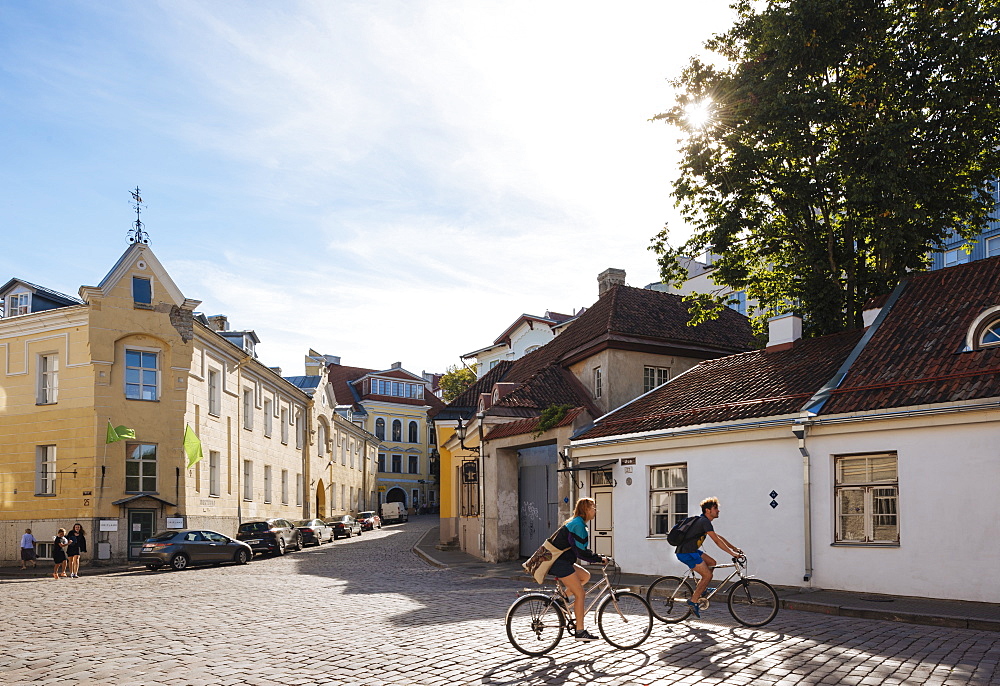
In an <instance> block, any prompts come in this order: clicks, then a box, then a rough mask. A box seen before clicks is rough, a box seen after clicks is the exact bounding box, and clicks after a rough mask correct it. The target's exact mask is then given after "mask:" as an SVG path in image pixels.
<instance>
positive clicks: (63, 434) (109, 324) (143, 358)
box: [0, 243, 374, 561]
mask: <svg viewBox="0 0 1000 686" xmlns="http://www.w3.org/2000/svg"><path fill="white" fill-rule="evenodd" d="M0 298H3V303H4V316H3V317H2V318H0V526H2V533H3V534H4V535H3V536H2V537H0V560H14V559H17V558H18V551H17V550H16V547H17V543H18V541H19V538H20V533H21V532H22V531H23V530H24V528H27V527H30V528H32V529H33V532H34V534H35V537H36V538H37V539H38V540H39V541H40V542H42V545H41V546H40V550H39V552H40V553H41V557H43V558H44V557H45V556H46V554H47V553H50V544H49V543H48V541H51V539H52V536H53V535H54V534H55V532H56V530H57V529H58V528H60V527H63V528H69V527H70V526H72V524H74V523H75V522H80V523H81V524H82V525H83V527H84V529H85V531H86V532H87V535H88V542H89V546H88V552H87V553H85V554H84V556H83V557H84V561H87V560H88V559H90V558H94V559H106V560H118V561H121V560H125V559H132V558H134V557H136V556H137V554H138V548H139V546H140V544H141V543H142V541H143V540H145V538H147V537H148V536H149V535H151V534H152V533H153V532H154V531H156V530H160V529H164V528H186V527H204V528H207V529H212V530H216V531H219V532H221V533H223V534H228V535H233V534H235V532H236V528H237V525H238V523H239V522H240V521H246V520H248V519H255V518H263V517H285V518H289V519H299V518H305V517H310V516H314V515H322V514H327V513H328V512H329V506H328V505H327V502H326V494H325V491H324V485H323V478H324V471H325V470H326V469H327V468H328V465H327V464H326V461H325V460H322V458H321V457H320V456H318V455H317V450H316V445H315V437H316V428H315V425H316V423H317V422H318V421H319V415H322V414H323V413H322V412H318V413H317V412H316V410H315V409H314V406H315V403H314V399H313V397H312V395H311V394H310V393H308V392H307V391H306V390H304V389H303V388H300V387H299V386H297V385H296V384H294V383H291V382H289V381H288V380H286V379H284V378H282V377H281V375H280V371H279V370H275V369H270V368H268V367H266V366H265V365H263V364H262V363H261V362H259V361H258V360H257V358H256V354H255V352H254V346H255V344H256V343H257V342H258V341H257V337H256V335H255V334H254V332H253V331H230V330H229V326H228V322H227V321H226V318H225V317H222V316H214V317H205V316H203V315H200V314H198V313H196V312H195V311H194V310H195V308H196V307H197V306H198V305H199V304H200V302H199V301H197V300H192V299H189V298H186V297H184V295H183V294H182V293H181V292H180V290H179V289H178V288H177V286H176V284H174V282H173V281H172V279H171V278H170V276H169V274H167V272H166V270H165V269H164V268H163V266H162V265H161V264H160V262H159V260H157V258H156V256H155V255H154V254H153V252H152V250H151V249H150V248H149V246H148V245H146V244H144V243H135V244H133V245H131V246H130V247H129V248H128V249H127V250H126V251H125V253H124V254H123V255H122V256H121V259H119V260H118V262H117V263H116V264H115V266H114V267H113V268H112V269H111V271H110V272H109V273H108V275H107V276H106V277H104V279H103V280H102V281H101V283H100V284H99V285H98V286H93V287H89V286H85V287H81V288H80V299H76V298H71V297H69V296H65V295H62V294H59V293H55V292H54V291H50V290H48V289H45V288H42V287H39V286H35V285H34V284H31V283H29V282H25V281H19V280H12V281H10V282H8V283H7V284H6V285H5V286H4V287H3V289H2V290H0ZM332 414H333V412H332V408H329V407H328V408H326V415H327V417H328V418H329V420H328V421H330V422H333V421H334V420H333V419H332ZM109 425H110V426H112V427H125V428H127V429H131V430H132V432H128V431H125V430H121V431H120V433H121V434H123V437H122V438H121V440H112V441H111V442H108V441H109V432H108V427H109ZM188 426H190V427H191V429H192V430H193V432H194V433H195V434H196V435H197V436H198V437H200V442H201V452H202V455H203V457H202V458H201V459H200V460H199V461H197V462H194V463H193V464H192V465H191V466H189V461H190V460H189V457H188V456H187V455H186V454H185V450H184V436H185V429H186V427H188ZM133 432H134V435H133ZM111 438H115V436H113V435H112V436H111ZM366 449H367V450H368V452H369V454H374V450H373V449H371V447H370V446H369V447H366Z"/></svg>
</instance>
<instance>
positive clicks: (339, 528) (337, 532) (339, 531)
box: [326, 515, 361, 539]
mask: <svg viewBox="0 0 1000 686" xmlns="http://www.w3.org/2000/svg"><path fill="white" fill-rule="evenodd" d="M326 523H327V524H329V525H330V526H331V527H333V537H334V538H335V539H337V538H340V537H341V536H346V537H347V538H350V537H351V536H352V535H353V534H357V535H358V536H360V535H361V524H359V523H358V520H356V519H355V518H354V517H352V516H351V515H340V516H339V517H331V518H330V519H328V520H326Z"/></svg>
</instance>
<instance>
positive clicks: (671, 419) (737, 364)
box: [576, 330, 864, 440]
mask: <svg viewBox="0 0 1000 686" xmlns="http://www.w3.org/2000/svg"><path fill="white" fill-rule="evenodd" d="M863 334H864V331H860V330H859V331H848V332H844V333H840V334H834V335H832V336H824V337H822V338H815V339H809V340H802V341H799V342H798V343H797V344H796V345H794V346H793V347H791V348H788V349H785V350H780V351H776V352H767V351H764V350H756V351H753V352H748V353H742V354H739V355H730V356H728V357H722V358H718V359H714V360H707V361H705V362H702V363H701V364H699V365H698V366H697V367H694V368H692V369H690V370H688V371H687V372H685V373H684V374H681V375H680V376H677V377H676V378H674V379H673V380H672V381H670V383H667V384H665V385H663V386H661V387H660V388H658V389H655V390H653V391H651V392H650V393H648V394H646V395H644V396H641V397H640V398H639V399H637V400H635V401H634V402H632V403H631V404H628V405H624V406H623V407H621V408H619V409H618V410H615V411H614V412H612V413H611V414H609V415H607V416H606V417H604V418H603V419H601V420H599V421H598V422H597V423H596V424H595V425H594V426H593V427H592V428H590V429H588V430H587V431H585V432H584V433H582V434H580V435H578V436H576V438H577V439H580V440H583V439H589V438H600V437H604V436H616V435H620V434H630V433H640V432H645V431H658V430H664V429H672V428H677V427H683V426H692V425H696V424H709V423H716V422H727V421H736V420H744V419H757V418H762V417H771V416H775V415H793V414H797V413H798V412H799V411H800V410H801V408H802V406H803V405H805V404H806V402H807V401H808V400H809V399H810V398H811V397H812V395H813V394H814V393H815V392H816V391H817V390H818V389H819V388H821V387H822V386H823V385H824V384H825V383H826V382H827V381H829V380H830V379H831V378H832V377H833V376H834V374H835V373H836V372H837V370H838V369H839V367H840V365H841V364H842V363H843V361H844V360H845V359H846V358H847V356H848V355H849V354H850V352H851V350H852V349H853V348H854V346H855V344H856V343H857V342H858V341H859V340H860V339H861V336H862V335H863Z"/></svg>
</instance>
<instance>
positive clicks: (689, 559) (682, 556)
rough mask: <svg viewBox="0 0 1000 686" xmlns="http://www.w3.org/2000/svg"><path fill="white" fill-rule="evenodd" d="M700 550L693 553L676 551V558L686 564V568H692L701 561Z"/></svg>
mask: <svg viewBox="0 0 1000 686" xmlns="http://www.w3.org/2000/svg"><path fill="white" fill-rule="evenodd" d="M701 556H702V551H700V550H699V551H697V552H694V553H677V559H678V560H680V561H681V562H683V563H684V564H686V565H687V566H688V569H694V568H695V567H697V566H698V565H700V564H701V563H702V559H701Z"/></svg>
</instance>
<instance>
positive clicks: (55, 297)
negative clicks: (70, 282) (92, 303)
mask: <svg viewBox="0 0 1000 686" xmlns="http://www.w3.org/2000/svg"><path fill="white" fill-rule="evenodd" d="M15 284H21V285H22V286H24V287H25V288H28V289H30V290H32V291H34V292H36V293H38V294H39V295H44V296H45V297H46V298H47V299H49V300H51V301H52V302H55V303H60V304H62V305H66V306H70V305H82V304H83V301H82V300H80V299H79V298H74V297H73V296H72V295H66V294H65V293H60V292H59V291H54V290H52V289H51V288H46V287H45V286H39V285H38V284H34V283H31V282H30V281H25V280H24V279H18V278H13V279H11V280H10V281H8V282H7V283H5V284H4V285H3V286H2V287H0V297H3V296H4V295H6V294H7V291H9V290H10V289H12V288H13V287H14V285H15Z"/></svg>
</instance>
